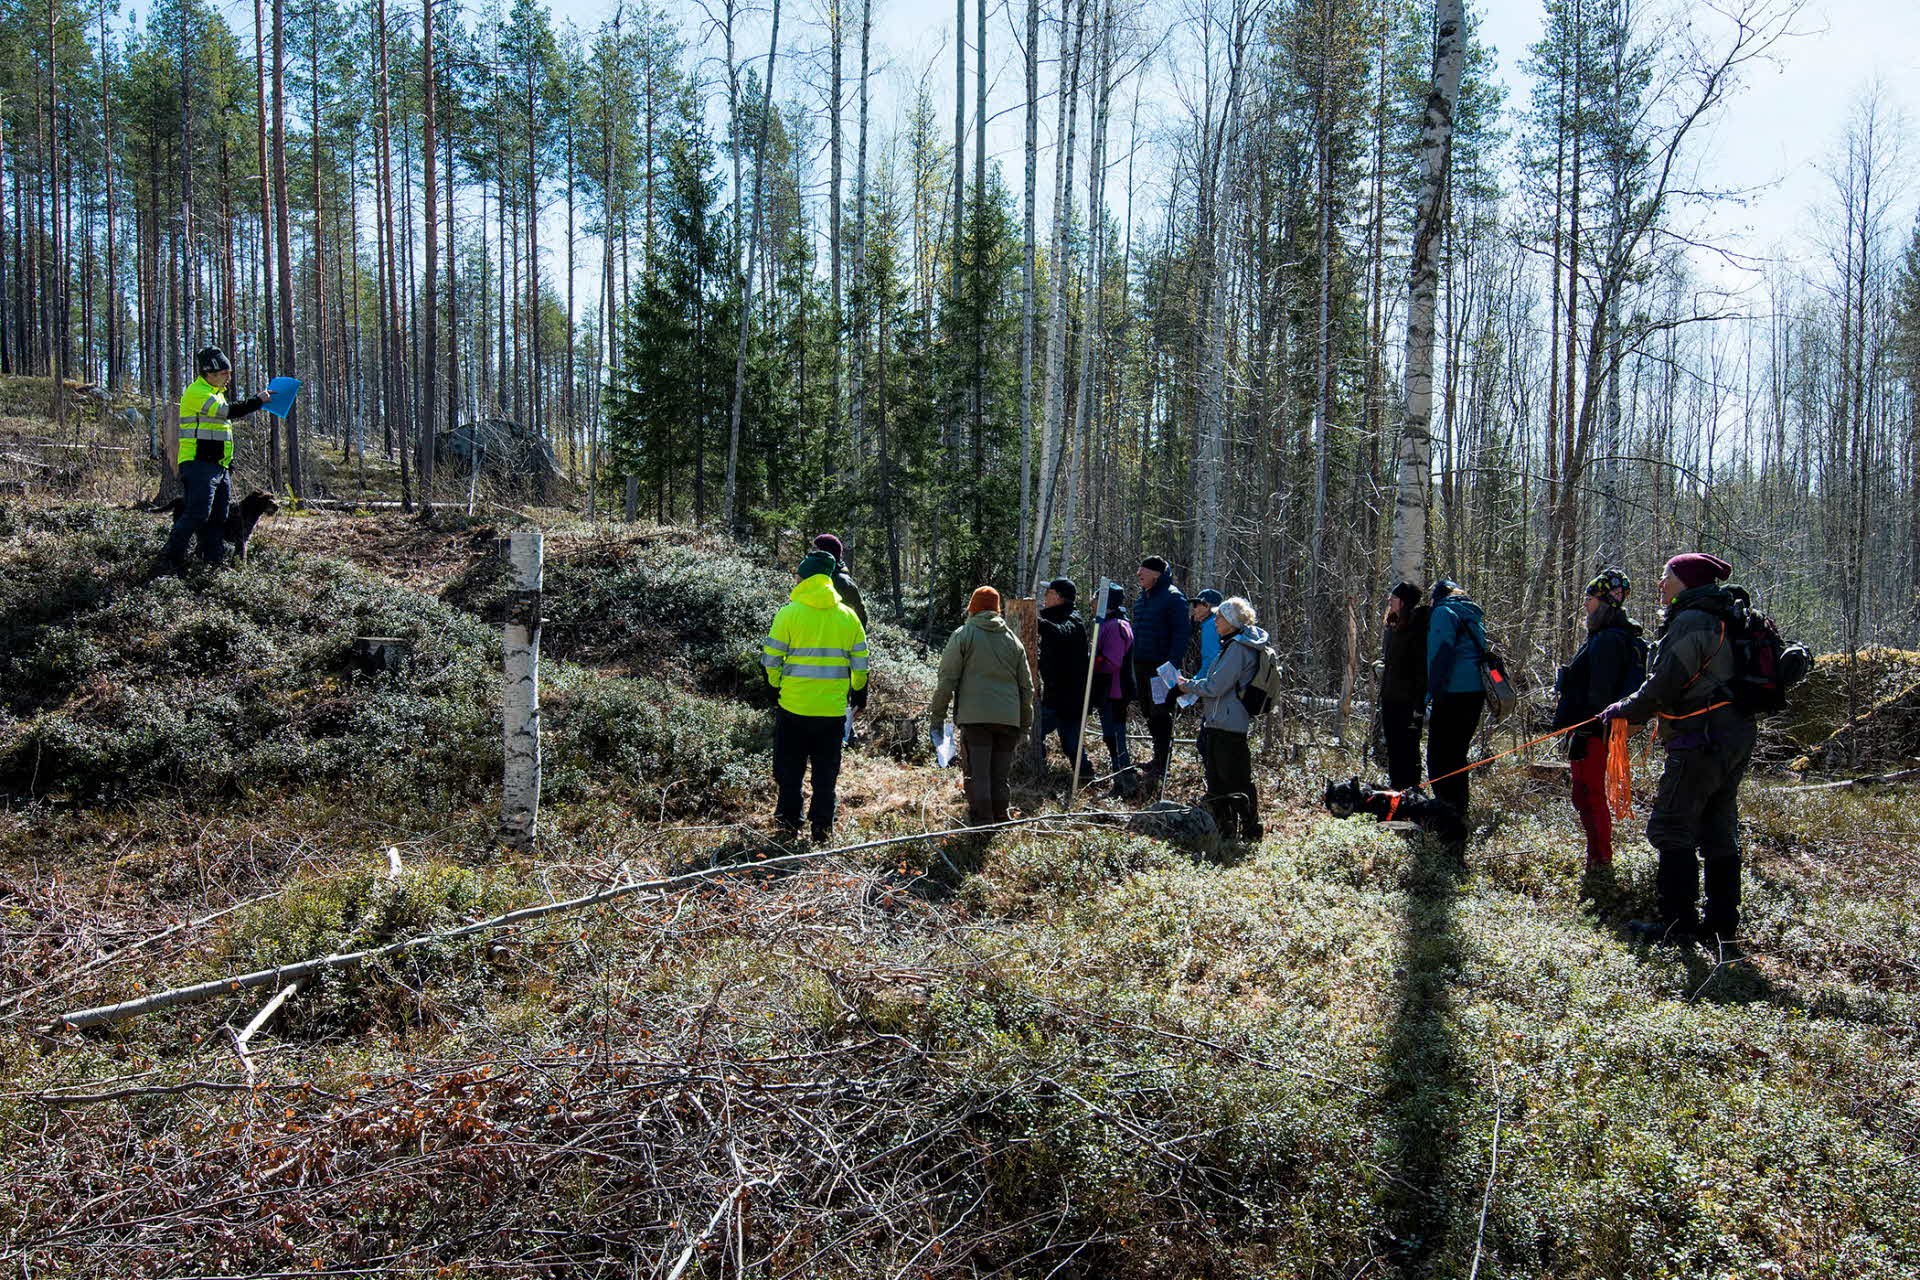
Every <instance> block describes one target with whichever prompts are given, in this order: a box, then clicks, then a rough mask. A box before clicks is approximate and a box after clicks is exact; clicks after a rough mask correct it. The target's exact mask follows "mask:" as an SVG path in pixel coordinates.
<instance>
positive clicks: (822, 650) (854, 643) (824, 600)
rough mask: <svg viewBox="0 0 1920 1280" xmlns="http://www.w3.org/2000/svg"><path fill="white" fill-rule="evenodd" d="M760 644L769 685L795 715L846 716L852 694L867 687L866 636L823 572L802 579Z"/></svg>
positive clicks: (830, 580) (761, 656)
mask: <svg viewBox="0 0 1920 1280" xmlns="http://www.w3.org/2000/svg"><path fill="white" fill-rule="evenodd" d="M789 599H790V600H791V601H792V603H790V604H788V605H787V606H786V607H785V608H783V609H781V610H780V612H779V613H777V614H775V615H774V618H773V629H772V630H771V631H770V632H768V633H767V638H766V639H765V640H764V641H762V642H761V645H760V665H761V666H762V667H764V668H766V672H767V683H768V684H770V685H772V686H773V687H774V688H776V689H778V690H779V691H780V705H781V707H783V708H784V709H785V710H787V711H789V712H792V713H793V714H794V715H796V716H843V715H845V714H846V713H847V693H848V691H849V690H850V689H864V688H866V687H867V633H866V629H865V628H863V627H862V626H861V625H860V619H859V618H857V617H855V616H854V613H853V610H851V609H849V608H847V606H846V605H844V604H841V603H840V593H839V592H837V591H835V590H834V589H833V580H832V579H831V578H829V577H828V576H827V575H826V574H824V573H816V574H814V575H813V576H812V577H811V578H805V579H802V580H801V581H800V582H799V584H797V585H796V586H795V587H794V589H793V594H792V595H791V596H790V597H789Z"/></svg>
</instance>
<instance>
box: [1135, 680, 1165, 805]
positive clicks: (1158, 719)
mask: <svg viewBox="0 0 1920 1280" xmlns="http://www.w3.org/2000/svg"><path fill="white" fill-rule="evenodd" d="M1133 683H1134V688H1136V689H1138V690H1139V691H1140V694H1139V697H1140V716H1141V718H1142V719H1144V720H1145V721H1146V722H1147V736H1148V737H1150V738H1152V739H1153V759H1152V760H1151V761H1150V762H1149V763H1148V765H1147V767H1148V768H1150V769H1152V770H1153V775H1154V777H1156V778H1163V777H1165V776H1166V773H1167V761H1168V760H1169V759H1170V758H1171V757H1172V756H1173V693H1172V692H1171V691H1169V692H1168V694H1167V700H1166V701H1165V702H1155V701H1154V700H1153V668H1152V667H1143V666H1138V665H1136V666H1135V667H1134V669H1133Z"/></svg>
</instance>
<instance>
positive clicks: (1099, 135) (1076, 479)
mask: <svg viewBox="0 0 1920 1280" xmlns="http://www.w3.org/2000/svg"><path fill="white" fill-rule="evenodd" d="M1093 68H1094V71H1093V74H1094V78H1093V80H1092V81H1091V82H1090V84H1089V92H1090V93H1091V95H1092V98H1093V154H1092V156H1091V157H1090V158H1089V160H1088V162H1087V273H1086V288H1085V294H1084V301H1082V303H1081V305H1080V310H1081V321H1080V391H1079V395H1078V396H1077V397H1076V398H1075V401H1074V410H1073V465H1072V467H1071V468H1070V469H1069V471H1068V473H1067V505H1066V510H1065V511H1064V512H1062V513H1061V518H1060V535H1061V536H1060V567H1061V572H1063V573H1069V572H1071V570H1072V566H1073V530H1074V520H1075V518H1076V517H1077V516H1078V515H1079V512H1080V489H1081V485H1082V484H1083V483H1084V482H1085V480H1086V468H1087V458H1088V456H1089V455H1090V452H1091V444H1092V442H1091V440H1090V439H1089V438H1088V431H1089V427H1088V413H1089V409H1090V407H1091V405H1092V403H1093V398H1094V395H1095V394H1096V391H1095V387H1096V386H1097V380H1096V379H1095V378H1093V377H1092V376H1091V370H1092V369H1093V367H1094V366H1093V361H1094V358H1095V350H1096V348H1095V334H1096V332H1097V331H1098V330H1099V328H1100V286H1101V269H1102V265H1103V261H1102V254H1101V249H1102V248H1103V247H1104V244H1105V237H1104V234H1103V233H1104V232H1105V230H1106V218H1105V216H1104V205H1105V203H1106V180H1107V170H1106V165H1107V116H1108V110H1109V107H1110V106H1111V103H1112V94H1113V83H1112V79H1113V3H1112V0H1107V3H1106V4H1105V5H1104V6H1103V7H1102V10H1101V14H1100V27H1099V30H1098V31H1097V32H1096V33H1095V36H1094V56H1093Z"/></svg>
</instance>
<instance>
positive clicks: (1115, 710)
mask: <svg viewBox="0 0 1920 1280" xmlns="http://www.w3.org/2000/svg"><path fill="white" fill-rule="evenodd" d="M1132 653H1133V624H1132V623H1131V622H1129V621H1127V593H1126V591H1125V589H1124V588H1122V587H1121V585H1120V584H1119V583H1117V582H1116V583H1113V584H1112V585H1110V586H1109V587H1108V588H1107V617H1106V621H1105V622H1103V623H1102V624H1101V626H1100V644H1099V652H1097V653H1095V654H1094V655H1093V698H1094V703H1095V705H1096V706H1097V707H1098V708H1099V711H1100V736H1101V738H1102V739H1104V740H1105V741H1106V744H1107V757H1108V759H1110V760H1111V761H1112V762H1113V793H1112V794H1113V795H1114V796H1116V797H1126V796H1131V795H1132V794H1133V793H1134V792H1135V791H1136V790H1137V789H1138V788H1139V785H1140V783H1139V779H1138V778H1137V777H1135V776H1134V771H1133V753H1132V752H1131V751H1129V750H1128V749H1127V704H1128V703H1129V702H1132V701H1133V663H1132V662H1131V661H1129V658H1130V657H1131V655H1132Z"/></svg>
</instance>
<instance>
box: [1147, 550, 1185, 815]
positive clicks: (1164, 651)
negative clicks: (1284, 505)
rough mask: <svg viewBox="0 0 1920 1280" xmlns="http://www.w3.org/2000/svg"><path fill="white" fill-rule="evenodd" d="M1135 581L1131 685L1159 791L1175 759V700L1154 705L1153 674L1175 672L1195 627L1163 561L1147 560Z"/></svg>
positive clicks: (1149, 771)
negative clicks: (1168, 666)
mask: <svg viewBox="0 0 1920 1280" xmlns="http://www.w3.org/2000/svg"><path fill="white" fill-rule="evenodd" d="M1134 576H1135V578H1137V579H1138V580H1139V583H1140V598H1139V599H1137V600H1135V601H1134V603H1133V685H1134V688H1135V689H1136V690H1137V691H1138V693H1139V697H1140V709H1141V711H1142V713H1143V714H1144V716H1145V718H1146V721H1147V736H1148V737H1150V738H1152V739H1153V759H1152V760H1151V761H1149V762H1148V764H1147V768H1146V774H1147V783H1148V785H1149V786H1157V785H1159V783H1160V781H1161V779H1163V778H1165V777H1166V775H1167V761H1168V759H1169V758H1170V757H1171V756H1172V755H1173V695H1172V693H1171V692H1169V693H1168V694H1167V695H1166V700H1165V701H1163V702H1155V701H1154V700H1153V675H1154V672H1155V671H1157V670H1159V668H1160V664H1161V663H1163V662H1171V663H1173V664H1174V665H1175V666H1176V667H1177V666H1179V665H1180V661H1181V659H1183V658H1185V657H1186V656H1187V641H1188V640H1189V639H1190V638H1191V637H1192V635H1193V623H1192V622H1191V621H1189V620H1188V618H1187V597H1186V596H1185V595H1184V594H1182V593H1181V590H1180V588H1178V587H1176V586H1174V585H1173V572H1172V570H1171V569H1170V568H1169V567H1168V565H1167V561H1166V558H1165V557H1164V556H1148V557H1147V558H1146V559H1144V560H1142V561H1141V562H1140V567H1139V569H1137V570H1136V571H1135V573H1134Z"/></svg>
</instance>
